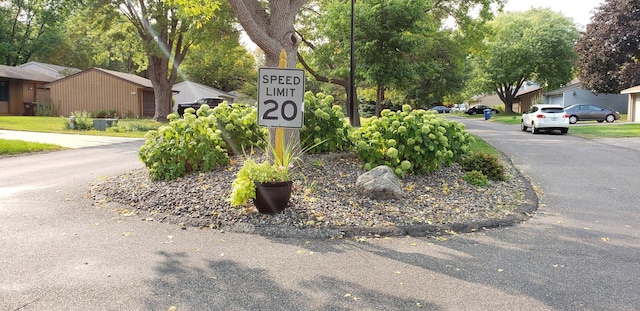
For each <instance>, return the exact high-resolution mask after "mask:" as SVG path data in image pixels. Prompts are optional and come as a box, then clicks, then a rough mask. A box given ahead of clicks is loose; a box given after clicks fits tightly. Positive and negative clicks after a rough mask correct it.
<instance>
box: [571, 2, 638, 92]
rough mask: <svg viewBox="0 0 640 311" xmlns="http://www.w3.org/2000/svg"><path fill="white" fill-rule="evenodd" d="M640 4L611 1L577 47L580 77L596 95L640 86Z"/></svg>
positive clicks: (599, 10)
mask: <svg viewBox="0 0 640 311" xmlns="http://www.w3.org/2000/svg"><path fill="white" fill-rule="evenodd" d="M638 38H640V2H638V1H634V0H607V1H605V2H604V4H602V6H600V7H599V8H597V9H596V10H595V13H594V15H593V17H592V18H591V22H590V23H589V24H588V25H587V30H586V32H585V33H584V34H583V36H582V37H581V38H580V40H578V43H577V44H576V47H575V48H576V52H577V53H578V62H577V67H578V78H580V82H581V83H582V87H584V88H585V89H589V90H591V91H593V92H595V93H619V92H620V91H621V90H623V89H625V88H629V87H632V86H635V85H638V84H640V63H639V60H640V40H639V39H638Z"/></svg>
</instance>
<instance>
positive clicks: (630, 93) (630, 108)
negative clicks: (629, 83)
mask: <svg viewBox="0 0 640 311" xmlns="http://www.w3.org/2000/svg"><path fill="white" fill-rule="evenodd" d="M620 93H621V94H626V95H627V98H628V99H627V121H629V122H640V85H638V86H634V87H632V88H628V89H626V90H622V92H620Z"/></svg>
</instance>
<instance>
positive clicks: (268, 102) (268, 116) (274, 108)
mask: <svg viewBox="0 0 640 311" xmlns="http://www.w3.org/2000/svg"><path fill="white" fill-rule="evenodd" d="M264 104H265V105H272V107H271V108H269V109H267V110H266V111H265V112H264V114H262V119H263V120H278V115H277V114H278V113H277V112H275V113H274V114H275V115H273V114H272V112H274V111H277V110H278V106H279V105H278V102H277V101H275V100H273V99H269V100H266V101H264ZM288 105H290V106H291V107H293V113H292V114H291V115H290V116H288V115H286V114H285V108H286V107H287V106H288ZM280 115H281V116H282V118H283V119H285V120H287V121H292V120H294V119H295V118H296V116H297V115H298V106H296V103H294V102H293V101H290V100H287V101H285V102H284V103H282V107H280Z"/></svg>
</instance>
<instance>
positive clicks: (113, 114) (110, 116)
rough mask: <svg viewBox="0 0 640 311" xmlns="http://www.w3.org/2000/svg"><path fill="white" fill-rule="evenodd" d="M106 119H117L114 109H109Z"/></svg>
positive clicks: (116, 112)
mask: <svg viewBox="0 0 640 311" xmlns="http://www.w3.org/2000/svg"><path fill="white" fill-rule="evenodd" d="M106 117H107V118H117V117H118V111H117V110H115V109H109V111H107V115H106Z"/></svg>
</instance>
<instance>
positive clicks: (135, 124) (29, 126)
mask: <svg viewBox="0 0 640 311" xmlns="http://www.w3.org/2000/svg"><path fill="white" fill-rule="evenodd" d="M67 122H69V119H67V118H63V117H29V116H0V129H2V130H14V131H31V132H47V133H61V134H80V135H98V136H115V137H136V138H144V135H145V134H146V133H147V131H148V130H149V129H157V128H158V127H160V126H161V125H162V123H160V122H156V121H153V120H150V119H119V120H118V126H119V127H122V128H126V129H128V130H127V131H126V132H110V131H97V130H90V131H77V130H70V129H67V128H66V127H65V125H66V124H67Z"/></svg>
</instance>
